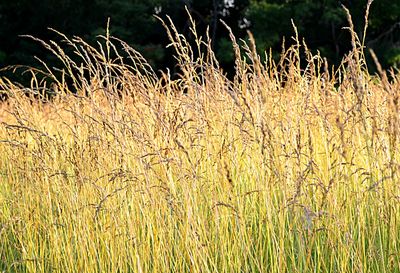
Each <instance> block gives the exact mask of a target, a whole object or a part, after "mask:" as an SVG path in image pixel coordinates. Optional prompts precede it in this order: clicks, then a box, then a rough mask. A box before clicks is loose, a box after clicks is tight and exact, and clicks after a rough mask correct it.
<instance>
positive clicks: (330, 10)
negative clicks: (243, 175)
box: [0, 0, 400, 68]
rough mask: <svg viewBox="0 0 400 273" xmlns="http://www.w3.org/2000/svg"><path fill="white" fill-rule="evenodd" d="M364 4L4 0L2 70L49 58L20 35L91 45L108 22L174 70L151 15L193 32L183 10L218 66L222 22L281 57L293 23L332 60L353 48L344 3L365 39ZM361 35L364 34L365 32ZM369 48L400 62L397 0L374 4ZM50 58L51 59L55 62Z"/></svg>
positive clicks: (224, 39) (226, 52)
mask: <svg viewBox="0 0 400 273" xmlns="http://www.w3.org/2000/svg"><path fill="white" fill-rule="evenodd" d="M366 2H367V1H366V0H363V1H354V0H343V1H342V2H340V1H337V0H323V1H319V0H303V1H296V0H204V1H194V0H148V1H147V0H146V1H144V0H94V1H86V0H57V1H55V0H41V1H37V0H34V1H32V0H14V1H6V0H1V1H0V66H5V65H9V64H28V65H29V64H34V61H35V60H34V58H33V56H40V57H44V58H46V57H47V58H50V57H49V56H47V55H46V54H47V53H45V51H44V50H43V48H41V47H40V46H39V45H37V44H36V43H33V42H32V41H31V40H28V39H25V38H21V37H19V35H22V34H30V35H33V36H36V37H39V38H41V39H44V40H49V39H53V38H54V33H52V32H51V31H49V30H48V29H47V28H48V27H52V28H54V29H57V30H59V31H61V32H63V33H65V34H67V35H77V36H81V37H83V38H85V39H86V40H92V41H94V39H95V37H96V35H98V34H104V33H105V28H106V22H107V19H108V18H110V20H111V29H110V30H111V34H112V35H114V36H116V37H118V38H121V39H122V40H125V41H127V42H128V43H130V44H132V45H133V46H134V47H135V48H137V49H138V50H139V51H141V52H142V53H143V54H144V56H145V57H146V58H147V59H149V60H150V62H151V63H152V64H153V65H154V66H155V67H156V68H163V67H165V66H169V67H173V58H171V57H170V56H171V54H170V52H168V49H166V45H167V44H168V39H167V35H166V34H165V32H164V30H163V28H162V25H161V23H160V22H159V21H158V20H157V19H156V18H155V17H154V14H157V15H159V16H161V17H163V18H165V15H170V16H171V18H172V20H173V21H174V23H175V24H176V25H177V27H178V28H179V31H180V32H182V33H184V34H186V35H190V31H189V22H188V16H187V14H186V11H185V6H187V7H188V10H189V11H190V13H191V14H192V16H193V17H194V19H195V21H196V22H197V27H198V28H199V33H202V34H203V33H204V32H205V31H206V29H207V27H209V31H210V37H211V38H212V39H213V46H214V49H215V51H216V52H217V55H218V57H219V58H220V60H221V63H222V64H223V65H225V67H226V68H229V66H230V65H232V59H233V54H232V49H231V44H230V41H229V37H228V35H227V31H226V29H225V28H224V27H223V26H222V24H221V23H220V19H222V20H223V21H225V22H226V23H227V24H228V25H229V26H231V27H232V30H233V32H234V33H235V35H237V36H238V37H239V38H246V35H247V34H246V31H247V30H250V31H251V32H253V33H254V35H255V37H256V40H257V43H258V47H259V50H260V51H263V50H269V48H272V49H274V52H276V53H277V54H279V52H280V47H281V46H282V42H283V37H285V40H286V43H290V42H291V39H290V37H291V36H293V35H294V31H293V26H292V23H291V19H293V22H294V24H295V25H296V27H297V28H298V31H299V34H300V36H301V38H304V39H305V41H306V42H307V44H308V46H309V47H310V48H311V49H312V50H314V51H316V50H319V51H320V52H321V55H323V56H324V57H327V58H328V59H329V60H331V61H332V62H333V63H335V62H336V63H337V62H338V61H339V60H340V59H341V56H342V55H343V54H345V53H346V52H348V50H349V48H350V39H349V32H348V31H347V30H344V29H343V28H344V27H345V26H347V25H348V23H347V19H346V16H345V13H344V11H343V9H342V6H341V5H342V4H343V5H345V6H347V7H348V8H349V9H350V11H351V13H352V15H353V21H354V25H355V27H356V31H357V32H358V33H359V34H362V31H363V27H364V12H365V6H366ZM361 36H362V35H361ZM367 37H368V39H367V40H366V46H368V47H371V48H374V49H375V51H376V52H377V53H378V56H379V57H380V59H381V61H382V63H383V64H384V65H385V66H389V65H391V66H396V65H399V64H400V2H399V1H391V0H379V1H375V2H374V3H373V5H372V9H371V13H370V19H369V31H368V36H367ZM50 61H51V59H50Z"/></svg>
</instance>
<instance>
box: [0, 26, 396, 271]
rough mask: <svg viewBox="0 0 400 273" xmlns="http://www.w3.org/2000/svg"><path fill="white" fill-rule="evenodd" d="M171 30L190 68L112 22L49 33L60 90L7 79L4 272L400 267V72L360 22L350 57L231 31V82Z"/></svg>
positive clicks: (2, 152)
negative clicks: (366, 38)
mask: <svg viewBox="0 0 400 273" xmlns="http://www.w3.org/2000/svg"><path fill="white" fill-rule="evenodd" d="M165 26H166V29H167V31H168V34H169V36H170V39H171V46H173V47H174V48H175V50H176V58H177V62H178V64H179V71H181V73H180V76H179V78H178V79H174V80H172V79H171V75H170V74H169V73H164V74H162V75H161V76H159V75H157V74H156V73H154V71H152V69H151V67H150V66H149V64H147V63H146V61H145V60H144V59H143V58H142V57H141V55H140V54H139V53H138V52H136V51H135V50H133V49H132V48H130V47H129V46H128V45H127V44H126V43H124V42H122V41H119V40H117V39H115V38H112V37H110V36H109V35H108V34H107V35H106V36H105V37H101V38H100V40H101V42H99V48H94V47H92V46H90V45H88V44H87V43H86V42H84V41H83V40H81V39H79V38H73V39H69V38H68V37H65V36H62V39H63V41H62V43H63V44H64V45H59V44H56V43H55V42H49V43H45V42H43V41H41V42H42V43H43V44H44V45H45V46H46V47H47V48H48V49H49V50H51V51H53V53H54V54H55V55H56V56H57V57H58V58H59V59H60V60H61V61H62V63H63V64H64V68H63V69H62V70H60V71H61V72H62V73H61V74H60V73H58V74H57V73H56V72H60V71H53V70H52V69H51V68H48V67H46V65H45V64H44V68H45V69H44V71H42V72H43V73H46V74H47V76H48V77H49V78H51V80H52V81H53V82H54V83H53V84H52V86H51V87H50V86H48V85H46V83H45V82H39V80H37V77H36V75H37V73H39V72H40V71H38V70H31V73H32V84H31V86H29V87H21V86H20V85H18V84H15V83H12V82H9V81H7V79H5V78H2V79H0V86H1V89H3V90H4V91H3V92H5V93H7V96H8V97H9V98H8V100H7V101H6V102H4V103H2V104H1V106H0V107H1V108H0V109H1V110H0V121H1V124H0V207H1V209H0V270H2V271H4V272H399V271H400V270H399V268H400V255H399V251H400V242H399V241H398V238H400V228H399V227H400V225H399V222H398V221H399V220H400V205H399V201H400V188H399V183H398V181H399V178H400V176H399V162H400V158H399V153H398V151H399V139H398V137H399V135H400V134H399V125H400V124H399V91H400V76H399V74H396V73H394V72H393V73H391V75H389V76H387V75H386V74H385V72H384V71H381V70H380V75H379V76H375V75H370V74H369V73H368V70H367V67H366V64H365V57H364V51H363V50H364V49H363V46H362V40H363V39H361V41H360V40H359V39H358V38H357V36H356V35H355V33H354V32H351V33H352V43H353V51H352V52H350V53H349V54H348V55H347V56H346V57H345V58H344V59H343V62H342V65H341V66H340V67H339V68H338V69H336V70H333V69H330V68H329V66H328V64H327V63H326V62H325V61H324V59H323V58H322V57H321V56H319V55H318V54H317V55H313V54H312V53H311V52H310V51H309V50H308V49H307V47H306V45H305V44H301V43H300V41H299V39H298V38H297V37H295V41H296V43H295V44H294V45H293V46H291V47H290V48H288V49H285V50H284V51H283V53H282V57H281V60H280V61H279V62H274V61H273V60H272V59H271V58H269V57H268V56H270V54H268V55H267V58H266V60H265V61H261V58H260V56H259V55H258V54H257V50H256V47H255V43H254V41H253V39H252V38H251V35H250V39H249V41H248V43H244V44H243V46H239V44H238V43H237V42H236V41H235V38H234V36H233V35H231V38H232V43H233V48H234V52H235V54H236V67H235V68H236V74H235V76H234V78H233V79H232V80H230V79H228V78H227V77H226V76H225V74H224V73H223V72H222V70H221V69H220V67H219V65H218V61H217V60H216V58H215V56H214V53H213V51H212V50H211V45H210V44H211V43H210V40H209V39H204V40H202V38H201V37H199V36H198V35H197V33H196V30H195V29H194V28H193V29H192V31H193V36H194V37H195V39H196V43H195V46H194V47H191V46H190V44H189V43H188V42H187V41H186V40H185V38H184V37H182V36H181V35H179V34H178V32H177V31H176V30H175V28H174V26H173V24H172V23H171V22H167V23H165ZM350 31H351V29H350ZM60 35H61V34H60ZM65 46H66V47H72V48H73V49H74V52H75V54H76V56H75V57H74V58H72V57H70V56H68V55H66V54H65V53H64V51H63V49H62V48H63V47H65ZM118 48H122V51H121V53H119V52H118V50H117V49H118ZM301 55H302V56H306V58H305V60H304V58H301V57H300V56H301ZM76 59H79V60H80V62H77V61H76ZM73 60H75V61H73ZM377 63H378V62H377ZM57 75H58V76H57ZM67 79H69V80H67ZM68 82H70V84H68ZM72 88H74V89H76V90H78V91H79V92H78V93H76V94H74V93H71V92H69V91H70V90H71V89H72ZM43 90H47V91H48V90H51V91H52V92H53V96H52V99H50V100H49V101H44V99H43V100H40V99H30V98H28V97H27V96H26V93H27V92H28V93H30V94H35V95H36V96H37V97H40V94H42V93H43V92H42V91H43ZM183 90H185V92H183Z"/></svg>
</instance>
